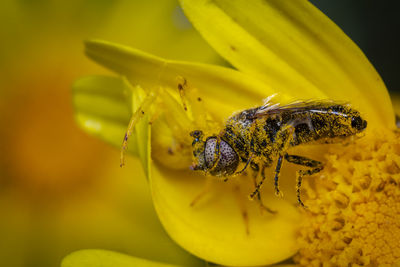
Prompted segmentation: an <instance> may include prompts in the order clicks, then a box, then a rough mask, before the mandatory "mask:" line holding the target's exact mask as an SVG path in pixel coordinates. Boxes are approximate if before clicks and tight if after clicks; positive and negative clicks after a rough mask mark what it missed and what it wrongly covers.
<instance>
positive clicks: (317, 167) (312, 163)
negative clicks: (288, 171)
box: [285, 154, 324, 208]
mask: <svg viewBox="0 0 400 267" xmlns="http://www.w3.org/2000/svg"><path fill="white" fill-rule="evenodd" d="M285 159H286V160H287V161H289V162H291V163H294V164H298V165H302V166H307V167H311V168H312V169H309V170H299V171H298V172H297V182H296V193H297V201H298V202H299V204H300V205H301V206H303V207H305V208H306V206H305V205H304V203H303V201H302V200H301V182H302V180H303V176H305V175H313V174H315V173H318V172H320V171H321V170H322V169H323V168H324V166H323V164H322V162H319V161H316V160H313V159H309V158H306V157H302V156H296V155H288V154H285Z"/></svg>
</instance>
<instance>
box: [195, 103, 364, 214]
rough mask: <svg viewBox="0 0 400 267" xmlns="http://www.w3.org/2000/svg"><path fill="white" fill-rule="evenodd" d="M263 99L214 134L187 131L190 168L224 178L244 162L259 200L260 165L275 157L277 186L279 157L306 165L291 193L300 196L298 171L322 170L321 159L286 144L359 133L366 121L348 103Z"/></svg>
mask: <svg viewBox="0 0 400 267" xmlns="http://www.w3.org/2000/svg"><path fill="white" fill-rule="evenodd" d="M271 98H272V97H269V98H267V100H266V101H265V104H264V105H262V106H260V107H256V108H251V109H247V110H243V111H241V112H238V113H237V114H235V115H233V116H231V117H230V118H229V119H228V120H227V122H226V124H225V126H224V128H223V129H222V130H221V131H220V133H219V134H217V135H211V136H208V137H205V136H204V134H203V132H202V131H201V130H195V131H192V132H191V133H190V135H191V136H192V137H193V142H192V147H193V156H194V163H193V165H192V169H193V170H202V171H204V172H205V173H208V174H211V175H212V176H222V177H225V179H227V178H228V177H230V176H234V175H238V174H240V173H242V172H243V171H245V170H246V168H247V167H248V166H250V168H251V169H252V170H253V171H254V173H255V174H256V175H255V176H258V175H259V174H260V175H261V180H260V181H259V182H258V183H257V182H255V190H254V191H253V192H252V193H251V194H250V198H251V199H253V198H254V197H255V196H257V197H258V199H259V200H260V201H261V197H260V189H261V186H262V184H263V183H264V180H265V178H266V177H265V169H266V168H268V167H270V166H272V164H273V163H274V162H276V165H275V166H276V167H275V178H274V186H275V193H276V195H281V191H280V189H279V174H280V171H281V167H282V162H283V161H284V160H286V161H288V162H290V163H294V164H298V165H301V166H305V167H308V169H306V170H299V171H298V172H297V182H296V193H297V200H298V203H299V204H300V205H301V206H303V207H305V205H304V203H303V201H302V200H301V191H300V189H301V183H302V178H303V176H306V175H312V174H315V173H318V172H320V171H321V170H322V169H323V163H322V162H320V161H316V160H313V159H309V158H307V157H303V156H298V155H291V154H289V153H288V151H289V149H290V148H291V147H294V146H299V145H303V144H309V143H320V144H324V143H339V142H342V141H343V139H346V138H349V137H351V136H354V135H356V134H358V133H360V132H362V131H363V130H364V129H365V128H366V127H367V121H366V120H364V119H363V118H362V117H361V115H360V113H359V112H358V111H357V110H355V109H353V108H352V107H351V106H350V105H349V104H340V103H336V102H334V101H331V100H322V101H299V102H294V103H291V104H288V105H279V104H272V103H271V102H270V100H271Z"/></svg>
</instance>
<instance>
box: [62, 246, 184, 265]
mask: <svg viewBox="0 0 400 267" xmlns="http://www.w3.org/2000/svg"><path fill="white" fill-rule="evenodd" d="M100 266H101V267H133V266H140V267H178V265H172V264H166V263H161V262H155V261H150V260H146V259H141V258H136V257H132V256H128V255H125V254H121V253H117V252H113V251H108V250H100V249H86V250H79V251H76V252H73V253H71V254H70V255H68V256H66V257H65V258H64V259H63V261H62V263H61V267H100Z"/></svg>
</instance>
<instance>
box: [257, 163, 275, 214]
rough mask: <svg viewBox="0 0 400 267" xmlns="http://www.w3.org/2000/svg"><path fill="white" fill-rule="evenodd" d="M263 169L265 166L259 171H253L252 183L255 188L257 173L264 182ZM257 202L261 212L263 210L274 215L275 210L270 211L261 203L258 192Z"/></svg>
mask: <svg viewBox="0 0 400 267" xmlns="http://www.w3.org/2000/svg"><path fill="white" fill-rule="evenodd" d="M265 168H266V166H265V165H263V167H262V168H261V170H257V171H254V175H253V181H254V186H255V187H257V176H258V174H259V173H261V179H262V180H265ZM257 201H258V203H259V204H260V208H261V210H265V211H267V212H269V213H273V214H274V213H276V211H275V210H271V209H270V208H268V207H267V206H265V205H264V203H263V201H262V198H261V194H260V191H258V193H257Z"/></svg>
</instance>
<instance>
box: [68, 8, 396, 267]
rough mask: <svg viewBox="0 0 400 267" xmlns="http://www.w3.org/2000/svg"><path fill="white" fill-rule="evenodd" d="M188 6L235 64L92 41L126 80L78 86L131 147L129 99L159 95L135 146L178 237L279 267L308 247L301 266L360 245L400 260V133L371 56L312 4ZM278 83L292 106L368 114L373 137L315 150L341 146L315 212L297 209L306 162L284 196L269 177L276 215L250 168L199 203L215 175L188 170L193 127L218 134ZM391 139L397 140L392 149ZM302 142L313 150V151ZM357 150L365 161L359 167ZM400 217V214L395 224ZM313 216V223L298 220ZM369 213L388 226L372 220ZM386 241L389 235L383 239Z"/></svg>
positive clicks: (99, 130) (286, 176)
mask: <svg viewBox="0 0 400 267" xmlns="http://www.w3.org/2000/svg"><path fill="white" fill-rule="evenodd" d="M181 5H182V7H183V9H184V11H185V13H186V15H187V16H188V17H189V19H190V20H191V21H192V23H193V25H194V26H195V27H196V28H197V30H198V31H199V32H200V33H201V34H202V35H203V37H204V38H205V39H206V40H207V41H208V42H209V43H210V45H211V46H213V47H214V49H215V50H216V51H217V52H218V53H219V54H220V55H221V56H223V57H224V58H225V59H226V60H227V61H228V62H229V63H231V64H232V65H233V66H234V67H235V69H231V68H225V67H220V66H214V65H204V64H197V63H190V62H179V61H171V60H165V59H162V58H158V57H155V56H152V55H149V54H146V53H144V52H141V51H138V50H135V49H131V48H127V47H123V46H119V45H115V44H111V43H108V42H103V41H90V42H87V43H86V53H87V55H88V56H89V57H90V58H92V59H93V60H95V61H97V62H98V63H100V64H102V65H104V66H105V67H107V68H109V69H111V70H113V71H115V72H117V73H118V74H120V75H121V76H122V78H117V77H99V76H93V77H88V78H84V79H82V80H80V81H78V82H77V83H76V84H75V86H74V88H75V92H74V97H75V104H76V112H77V113H76V116H77V120H78V122H79V124H80V125H81V126H82V127H83V128H84V129H86V130H87V131H89V132H91V133H93V134H96V135H98V136H100V137H101V138H103V139H105V140H107V141H108V142H110V143H112V144H115V145H116V146H120V143H121V139H122V138H121V137H123V136H124V132H125V129H126V126H127V123H128V118H129V116H130V114H129V113H130V112H129V111H128V110H127V109H126V107H127V106H129V107H130V109H131V110H132V111H136V110H137V109H138V108H139V106H140V103H141V101H143V99H145V97H146V94H147V95H148V94H153V93H156V94H157V95H158V100H156V102H155V104H154V105H153V108H152V109H151V110H150V111H151V112H150V115H149V114H148V113H147V111H148V110H147V109H146V114H145V115H144V116H143V119H142V120H141V121H140V122H139V124H138V125H137V126H136V128H135V134H134V136H133V137H132V138H131V148H133V149H131V152H132V153H133V154H134V155H138V156H139V157H140V158H141V160H142V165H143V166H144V168H145V170H146V174H147V177H148V179H149V183H150V187H151V190H152V195H153V201H154V205H155V208H156V210H157V213H158V216H159V218H160V220H161V222H162V223H163V225H164V227H165V229H166V230H167V232H168V233H169V235H170V236H171V238H172V239H174V240H175V241H176V242H177V243H178V244H179V245H181V246H182V247H183V248H185V249H186V250H188V251H189V252H191V253H193V254H194V255H196V256H198V257H200V258H202V259H205V260H207V261H211V262H215V263H218V264H223V265H235V266H244V265H248V266H256V265H266V264H273V263H276V262H279V261H282V260H284V259H286V258H288V257H291V256H292V255H294V254H295V253H296V252H297V251H299V249H300V251H299V254H297V256H296V257H295V260H296V261H297V262H299V263H302V264H310V263H313V264H319V263H325V262H327V261H329V260H330V258H332V261H331V263H332V264H337V265H347V264H350V263H353V260H354V259H356V257H355V255H356V253H358V254H357V255H360V253H361V255H360V257H362V259H361V260H360V261H359V262H360V263H366V264H374V263H388V262H391V263H393V262H394V260H395V259H396V257H398V255H397V251H398V244H397V243H396V240H397V239H396V236H398V231H399V225H398V224H397V225H396V216H397V218H398V217H399V214H400V213H399V210H398V206H396V205H397V204H395V203H396V200H397V201H398V195H399V188H398V186H397V187H396V184H398V183H399V178H398V177H397V176H396V175H395V173H396V174H397V172H398V170H397V169H396V166H397V168H398V166H400V165H397V164H398V163H397V162H396V160H397V159H396V157H398V155H399V150H398V145H397V143H396V137H395V136H396V134H394V133H392V132H391V129H394V115H393V110H392V106H391V102H390V98H389V96H388V93H387V91H386V88H385V86H384V84H383V82H382V80H381V79H380V77H379V75H378V74H377V73H376V71H375V70H374V68H373V67H372V66H371V64H370V63H369V62H368V60H367V59H366V58H365V56H364V55H363V53H362V52H361V51H360V50H359V49H358V47H357V46H356V45H355V44H354V43H353V42H352V41H351V40H350V39H349V38H348V37H347V36H346V35H345V34H344V33H343V32H342V31H341V30H340V29H339V28H338V27H337V26H336V25H335V24H334V23H333V22H331V21H330V20H329V19H328V18H327V17H326V16H324V15H323V14H322V13H321V12H320V11H319V10H318V9H316V8H315V7H314V6H312V5H311V4H310V3H309V2H308V1H305V0H299V1H280V0H279V1H278V0H268V1H261V0H258V1H250V2H249V1H239V0H236V1H225V0H214V1H209V0H199V1H190V0H181ZM178 77H183V78H184V79H185V80H186V81H187V82H188V91H187V92H188V94H194V95H195V96H196V97H199V98H200V99H201V100H202V101H201V102H202V103H203V109H204V111H205V112H206V114H207V119H212V121H213V122H215V123H214V124H207V123H204V122H199V121H194V120H193V117H192V116H191V114H190V112H186V111H184V109H183V107H182V105H181V103H180V101H179V92H178V89H177V84H178V82H177V78H178ZM273 93H278V96H277V99H276V101H277V102H280V103H287V102H290V101H292V100H299V99H300V100H301V99H321V98H323V99H333V100H337V101H347V102H350V103H351V104H352V106H354V107H355V108H356V109H357V110H359V111H360V112H361V113H362V114H363V116H364V117H365V118H366V120H367V121H368V129H367V131H366V133H365V137H364V138H362V139H360V140H358V141H357V142H356V143H355V144H351V145H349V146H347V147H346V148H343V144H339V145H336V146H331V147H329V146H320V147H317V148H316V149H314V150H315V153H314V158H315V157H317V156H319V157H322V155H323V153H321V152H327V151H326V148H329V151H328V153H326V155H327V156H325V158H326V162H327V168H326V170H324V171H323V172H321V173H320V174H319V175H317V178H318V177H320V178H321V179H320V180H317V181H315V182H314V183H315V184H316V185H317V186H315V187H313V186H307V185H305V189H307V190H304V191H307V192H304V193H305V195H308V197H309V199H308V201H307V202H306V204H307V205H308V206H310V209H309V210H306V211H302V210H301V209H298V208H297V207H296V206H295V205H293V203H294V200H293V199H294V196H295V193H294V190H293V187H294V184H295V182H294V179H293V177H295V175H294V171H295V169H292V168H289V167H288V168H286V172H284V173H283V177H282V188H283V190H284V191H285V192H286V194H285V197H284V198H283V199H279V198H276V197H275V196H274V194H273V193H272V191H273V190H272V186H269V184H268V185H266V186H264V188H263V199H264V201H265V203H268V206H269V207H271V208H273V209H275V210H277V211H278V213H277V214H265V213H261V212H260V210H259V209H258V206H257V204H256V203H254V202H250V201H248V200H247V195H248V193H249V192H251V191H252V187H251V185H252V183H251V181H249V180H250V178H247V177H246V176H239V177H237V178H234V179H232V180H231V181H230V182H228V183H220V182H218V181H215V182H214V183H213V184H212V186H211V189H210V190H209V192H207V194H206V195H205V197H204V198H203V199H202V200H201V201H200V203H198V204H197V205H195V206H194V207H192V206H190V203H191V202H192V201H193V199H194V198H195V197H196V195H198V194H199V193H200V191H201V188H202V187H203V185H204V184H205V180H206V179H205V178H204V176H203V175H199V174H197V173H194V172H192V171H190V170H188V166H189V165H190V162H191V156H190V154H191V140H190V137H189V136H188V135H189V132H191V131H192V130H194V129H197V128H198V127H199V125H200V126H206V127H207V126H208V127H211V131H214V133H217V132H218V131H219V127H221V126H222V123H223V121H224V119H226V118H227V117H228V116H230V115H231V114H232V113H233V112H235V111H238V110H242V109H245V108H249V107H253V106H257V105H260V104H261V102H262V99H264V98H265V97H267V96H269V95H272V94H273ZM189 98H190V97H189ZM96 101H97V102H96ZM194 106H196V105H195V104H193V105H192V108H193V107H194ZM199 109H200V108H199V107H198V106H197V109H196V108H193V110H192V112H193V113H195V112H196V110H197V111H198V110H199ZM188 113H189V115H188ZM149 121H151V124H152V125H150V124H149V123H148V122H149ZM210 125H211V126H210ZM215 125H217V126H215ZM377 133H380V134H377ZM150 140H151V142H150ZM381 145H384V146H386V147H387V149H386V150H382V151H381V150H380V148H379V146H381ZM322 149H324V150H322ZM296 150H297V151H298V153H303V154H304V153H310V152H309V149H304V148H297V149H296ZM345 152H348V153H345ZM389 152H390V153H392V154H387V153H389ZM349 155H351V156H350V157H349ZM387 155H389V156H387ZM384 156H385V158H384ZM351 160H354V161H357V163H354V166H352V165H350V163H351V162H352V161H351ZM382 161H384V163H383V164H381V163H382ZM349 162H350V163H349ZM356 165H357V166H358V167H357V168H356V167H355V166H356ZM352 168H353V169H352ZM392 172H394V173H392ZM366 177H369V179H370V180H371V182H370V185H369V186H365V185H364V184H365V183H366V182H365V181H364V180H366V179H367V180H368V178H366ZM309 180H310V181H314V180H313V179H309ZM372 181H373V182H372ZM377 181H380V182H379V183H378V182H377ZM382 183H383V184H382ZM319 184H321V185H319ZM289 188H292V189H289ZM314 188H315V189H314ZM381 188H382V189H381ZM377 189H379V190H380V191H379V190H378V191H379V194H378V193H375V192H377ZM324 190H325V191H324ZM357 190H358V191H357ZM321 192H322V193H321ZM364 194H365V196H364ZM370 206H375V210H377V211H378V207H381V208H382V210H380V211H381V212H380V213H379V214H377V215H376V216H375V215H371V216H369V215H368V216H365V218H364V217H363V215H364V212H363V211H364V210H365V209H368V208H369V207H370ZM384 207H387V208H386V210H387V211H383V209H384ZM396 209H397V210H396ZM388 214H392V215H393V216H394V219H393V218H392V217H391V218H390V220H389V217H388V216H389V215H388ZM246 216H247V218H248V227H246V223H245V220H244V218H243V217H246ZM385 220H386V221H390V222H391V223H389V225H386V226H387V227H386V228H384V229H386V230H387V231H390V232H391V233H393V235H389V234H387V232H384V233H381V232H382V231H381V230H380V229H382V228H379V227H378V226H379V223H378V221H381V222H382V221H383V222H384V221H385ZM300 221H303V222H304V224H305V226H299V222H300ZM397 221H398V220H397ZM362 223H364V224H367V223H371V224H372V223H375V224H376V226H375V228H374V227H373V226H372V227H368V229H364V228H363V227H362V226H360V224H362ZM342 225H343V226H342ZM341 226H342V227H341ZM365 231H369V232H368V233H376V235H370V234H365ZM374 231H375V232H374ZM378 232H380V233H379V234H378ZM319 233H323V234H322V235H321V236H319V235H318V234H319ZM348 233H350V236H348V235H347V234H348ZM381 237H382V238H384V240H385V241H384V242H383V244H382V245H380V243H378V242H375V241H376V240H379V239H380V238H381ZM368 238H369V239H368ZM339 239H340V240H339ZM353 240H354V242H353ZM327 241H329V243H327ZM343 242H344V243H343ZM380 242H381V241H380ZM381 243H382V242H381ZM346 249H348V250H346ZM83 253H84V254H83V255H84V256H82V258H85V260H86V259H87V258H88V257H91V256H90V255H91V254H90V252H87V251H85V252H83ZM96 253H98V252H96ZM99 255H103V254H101V253H100V254H97V256H99ZM396 255H397V256H396ZM80 256H81V255H80V254H79V253H77V254H74V255H72V256H70V257H68V258H66V261H65V262H67V263H68V264H67V263H65V266H73V264H74V263H76V262H77V263H79V260H82V259H81V258H80ZM103 256H104V255H103ZM363 256H365V257H363ZM99 257H100V256H99ZM357 260H358V258H357ZM127 261H128V260H127ZM121 262H123V261H120V264H121V266H122V265H123V263H121ZM357 262H358V261H357ZM126 264H128V263H127V262H126Z"/></svg>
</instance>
